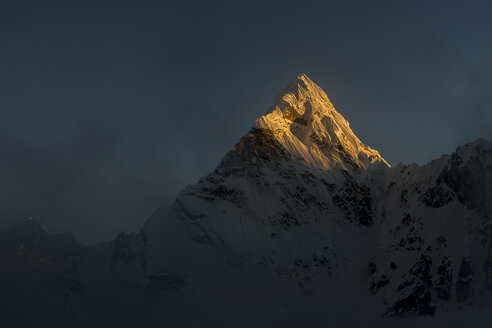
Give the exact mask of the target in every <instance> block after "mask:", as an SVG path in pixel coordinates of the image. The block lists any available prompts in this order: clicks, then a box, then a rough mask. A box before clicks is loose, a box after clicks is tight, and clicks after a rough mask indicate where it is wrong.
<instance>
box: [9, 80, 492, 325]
mask: <svg viewBox="0 0 492 328" xmlns="http://www.w3.org/2000/svg"><path fill="white" fill-rule="evenodd" d="M491 204H492V144H491V143H490V142H487V141H485V140H477V141H475V142H473V143H470V144H467V145H465V146H463V147H460V148H458V149H457V150H456V152H455V153H453V154H451V155H444V156H442V157H441V158H439V159H437V160H435V161H433V162H431V163H429V164H427V165H424V166H418V165H416V164H411V165H401V164H400V165H398V166H395V167H390V166H389V165H388V163H387V162H386V161H385V160H384V159H383V158H382V157H381V156H380V155H379V153H378V152H377V151H376V150H374V149H372V148H370V147H369V146H367V145H364V144H363V143H362V142H361V141H360V140H359V139H358V138H357V137H356V136H355V135H354V134H353V132H352V130H351V129H350V127H349V124H348V122H347V121H346V120H345V119H344V118H343V117H342V116H341V115H340V114H339V113H338V112H337V111H336V110H335V109H334V107H333V105H332V104H331V102H330V101H329V99H328V97H327V96H326V94H325V93H324V92H323V91H322V90H321V88H319V87H318V86H317V85H316V84H314V83H313V82H312V81H311V80H309V79H308V78H307V77H306V76H305V75H299V76H297V77H296V78H295V79H294V81H292V82H291V83H290V84H289V85H288V86H287V87H286V88H285V89H284V90H283V91H282V92H281V93H280V94H279V95H278V96H277V97H276V98H275V102H274V104H273V106H272V107H271V108H270V109H269V110H268V112H267V114H266V115H265V116H262V117H261V118H260V119H258V120H257V121H256V122H255V123H254V124H253V127H252V128H251V130H250V132H249V133H248V134H247V135H246V136H244V137H243V138H241V139H240V140H239V142H238V143H237V144H236V145H235V146H234V147H233V149H232V150H231V151H230V152H229V153H227V154H226V155H225V157H224V159H223V160H222V161H221V163H220V164H219V165H218V167H217V168H216V169H215V170H214V172H212V173H211V174H209V175H208V176H206V177H204V178H202V179H201V180H200V181H199V182H198V183H196V184H195V185H192V186H189V187H187V188H186V189H185V190H183V191H182V192H181V193H180V194H179V195H178V197H177V199H176V201H175V203H174V204H173V205H172V206H170V207H168V208H163V209H159V210H157V211H156V212H155V214H154V215H153V216H152V217H151V218H149V220H148V221H147V222H146V224H145V226H144V227H143V228H142V229H141V231H140V232H138V233H132V234H120V235H118V237H117V238H116V240H115V241H113V242H110V243H106V244H100V245H95V246H91V247H81V246H77V247H73V249H72V248H65V250H63V251H62V252H58V253H57V250H56V247H55V248H54V249H53V247H51V246H49V247H48V246H46V245H47V244H46V243H45V242H41V243H32V242H29V243H23V245H27V246H25V247H24V246H23V247H24V248H20V249H18V248H15V247H14V248H13V249H14V250H15V252H10V253H8V256H10V257H16V256H20V255H19V254H31V252H34V253H36V254H50V255H49V256H47V257H46V258H48V259H49V261H48V262H49V263H48V262H47V263H48V264H47V267H48V268H49V272H50V274H49V276H51V277H54V276H56V277H58V276H60V275H61V276H63V277H65V278H64V279H65V280H64V281H66V282H67V284H66V285H63V286H65V287H63V288H62V289H61V290H62V291H69V292H67V293H68V295H71V296H70V297H69V298H67V299H68V301H67V302H65V303H64V304H69V305H70V306H71V310H70V311H68V310H67V311H68V312H67V311H65V312H63V313H68V314H66V316H67V317H70V316H71V315H73V314H71V313H75V312H77V313H79V316H85V317H91V318H96V319H97V320H100V321H98V322H101V323H102V324H104V323H106V322H108V321H107V320H109V321H111V322H113V321H114V320H116V321H118V320H120V321H122V322H130V321H131V320H132V319H135V318H141V317H142V316H145V317H147V318H156V316H157V317H159V315H160V314H162V313H165V314H166V315H167V316H168V317H166V318H172V317H173V315H176V318H178V317H179V315H178V314H176V313H182V312H183V311H185V309H187V308H189V307H190V306H192V307H193V308H194V309H195V310H196V311H203V312H201V315H203V316H208V315H211V313H210V312H211V311H212V312H213V309H214V306H216V307H224V306H227V307H228V308H229V309H230V310H231V311H232V312H231V313H233V312H234V309H236V308H235V306H237V307H238V308H240V307H241V306H243V305H241V304H244V302H246V304H248V306H253V303H254V304H255V305H258V304H260V303H258V299H265V301H266V300H268V304H269V306H271V307H272V308H275V306H276V305H275V304H277V305H278V306H279V308H282V306H283V305H281V304H287V303H289V304H291V303H295V302H299V299H303V300H304V298H303V297H304V296H300V295H301V294H302V295H310V297H315V296H313V295H329V292H328V291H329V290H330V289H329V288H328V287H327V284H329V283H335V285H336V284H341V282H342V281H343V283H344V284H347V285H350V286H356V287H357V290H358V291H360V292H361V293H362V294H367V295H371V299H372V300H373V301H375V302H374V303H376V304H379V307H378V308H377V309H376V310H375V311H377V312H378V313H380V314H386V315H389V316H408V315H434V314H435V313H439V312H441V311H443V310H450V309H456V308H460V307H463V306H467V305H470V304H477V303H481V302H483V301H484V300H486V299H487V298H488V290H490V288H491V285H492V282H491V281H492V272H491V269H490V267H491V264H490V263H492V262H491V261H492V260H491V259H490V249H491V246H492V238H491V237H492V224H491V214H490V213H491V206H492V205H491ZM37 229H38V230H39V231H38V232H37V233H38V234H41V235H43V234H46V233H47V232H45V231H44V230H43V229H44V228H41V227H38V228H37ZM21 230H22V229H21ZM28 230H29V229H28ZM31 230H32V229H31ZM31 230H29V231H28V234H30V233H31V232H30V231H31ZM15 234H16V235H19V236H20V235H22V236H25V235H26V233H25V231H23V230H22V231H21V232H18V233H17V232H16V233H15ZM2 238H6V237H2ZM2 238H0V239H1V240H6V239H2ZM22 238H24V237H22ZM22 238H21V239H22ZM29 238H30V237H29ZM1 240H0V241H1ZM5 245H7V244H5ZM9 245H10V244H9ZM16 247H17V246H16ZM70 247H72V246H70ZM2 249H7V248H6V247H2ZM16 252H17V253H16ZM19 252H20V253H19ZM22 256H24V255H22ZM25 256H27V255H25ZM38 269H39V268H38ZM55 280H56V279H55ZM330 288H332V287H330ZM108 291H110V293H108ZM283 293H284V294H283ZM285 293H287V294H285ZM297 293H299V294H297ZM210 295H214V297H213V300H211V298H210ZM279 295H282V296H279ZM248 297H249V298H248ZM243 298H245V299H246V300H244V301H241V302H243V303H241V302H239V301H238V300H239V299H243ZM354 298H356V296H354ZM225 304H227V305H225ZM120 307H124V308H125V309H127V310H128V311H126V312H125V313H126V316H124V317H123V318H122V317H121V316H115V315H114V313H117V312H118V313H119V312H121V309H120ZM255 309H256V310H257V311H261V310H260V305H258V307H257V308H255ZM270 310H271V309H270ZM115 318H116V319H115ZM96 319H94V320H96ZM105 320H106V321H105ZM169 320H171V319H169ZM176 320H179V319H176ZM137 321H138V320H137Z"/></svg>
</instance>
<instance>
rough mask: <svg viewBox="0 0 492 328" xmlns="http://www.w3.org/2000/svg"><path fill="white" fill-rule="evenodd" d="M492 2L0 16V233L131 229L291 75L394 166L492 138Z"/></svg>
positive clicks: (225, 146)
mask: <svg viewBox="0 0 492 328" xmlns="http://www.w3.org/2000/svg"><path fill="white" fill-rule="evenodd" d="M490 17H492V3H491V2H489V1H481V2H479V1H452V0H448V1H289V0H284V1H278V2H266V1H258V2H255V1H142V0H141V1H112V2H109V1H103V0H99V1H69V0H64V1H29V0H14V1H11V0H3V1H1V2H0V152H1V155H0V181H1V183H0V197H1V198H0V199H1V203H0V227H2V226H4V225H6V224H8V223H10V222H12V221H15V220H19V219H22V218H24V217H26V216H33V217H35V218H37V219H40V220H41V221H43V222H45V224H46V225H47V227H48V229H50V230H52V231H55V232H57V231H63V230H72V231H74V232H75V233H76V235H78V236H79V238H80V240H81V241H83V242H94V241H100V240H108V239H110V238H112V237H113V235H114V234H115V232H116V231H118V230H132V229H137V228H138V227H139V226H140V225H141V224H142V223H143V222H144V220H145V219H146V217H148V216H149V215H150V213H151V212H152V211H153V209H155V208H157V207H158V206H165V205H167V204H169V203H171V202H172V201H173V199H174V197H175V195H176V194H177V192H178V191H179V190H180V189H182V188H183V187H184V186H185V185H187V184H191V183H194V182H196V181H197V180H198V179H199V178H200V177H201V176H203V175H205V174H207V173H209V172H210V171H212V170H213V169H214V167H215V166H216V165H217V163H218V162H219V161H220V159H221V157H222V156H223V155H224V154H225V152H227V151H228V150H229V149H230V147H232V145H233V144H234V143H235V142H236V141H237V140H238V139H239V138H240V137H241V136H242V135H243V134H245V133H246V132H247V131H248V129H249V127H250V126H251V124H252V122H253V121H254V120H255V119H256V118H257V117H259V116H260V115H261V114H262V113H264V111H265V109H266V108H267V107H268V106H269V105H270V104H271V102H272V99H273V96H274V95H275V94H276V93H277V92H279V91H280V90H281V89H282V88H283V87H284V86H285V85H286V84H287V83H288V82H289V81H290V80H291V79H292V78H293V77H294V76H295V75H296V74H297V73H301V72H303V73H306V74H307V75H308V76H309V77H310V78H311V79H312V80H313V81H315V82H316V83H318V84H319V85H320V86H321V87H322V88H323V89H324V90H325V91H326V92H327V94H328V96H329V97H330V99H331V100H332V102H333V103H334V105H335V107H336V108H337V109H338V111H339V112H340V113H342V115H344V117H345V118H346V119H347V120H348V121H349V122H350V123H351V127H352V128H353V130H354V132H355V133H356V134H357V135H358V136H359V137H360V138H361V139H362V141H363V142H365V143H367V144H369V145H371V146H372V147H374V148H376V149H378V150H379V151H380V153H381V154H382V155H383V157H385V158H386V159H387V160H388V161H389V162H390V163H391V164H397V163H398V162H404V163H409V162H417V163H420V164H423V163H425V162H427V161H429V160H431V159H433V158H436V157H438V156H440V155H441V154H442V153H449V152H452V151H453V150H454V149H455V148H456V147H457V146H458V145H461V144H463V143H465V142H468V141H471V140H473V139H476V138H478V137H482V138H487V139H492V109H491V106H490V103H491V102H492V93H491V87H492V74H491V73H492V42H491V35H492V20H491V19H490Z"/></svg>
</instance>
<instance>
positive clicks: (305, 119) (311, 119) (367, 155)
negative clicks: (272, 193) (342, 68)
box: [253, 74, 389, 170]
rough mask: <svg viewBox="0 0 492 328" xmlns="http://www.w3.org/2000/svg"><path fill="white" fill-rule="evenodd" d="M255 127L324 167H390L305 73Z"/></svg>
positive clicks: (308, 161)
mask: <svg viewBox="0 0 492 328" xmlns="http://www.w3.org/2000/svg"><path fill="white" fill-rule="evenodd" d="M253 130H257V131H262V132H263V133H264V134H266V135H268V136H269V137H271V138H273V139H274V141H275V142H276V143H278V144H280V145H281V146H282V147H283V148H285V149H286V150H287V152H288V153H290V154H291V155H293V156H294V157H295V158H300V159H303V160H304V161H305V162H307V163H308V164H309V165H311V166H313V167H315V168H317V169H320V170H327V169H332V168H343V169H351V168H367V169H368V168H377V167H389V164H388V163H387V162H386V161H385V160H384V159H383V158H382V157H381V156H380V155H379V153H378V152H377V151H376V150H374V149H372V148H370V147H369V146H367V145H365V144H363V143H362V142H361V141H360V140H359V138H357V136H356V135H355V134H354V133H353V132H352V130H351V129H350V126H349V123H348V122H347V121H346V120H345V119H344V118H343V116H342V115H340V113H338V112H337V111H336V110H335V107H334V106H333V104H332V103H331V102H330V100H329V99H328V96H327V95H326V93H325V92H324V91H323V89H321V88H320V87H319V86H318V85H316V83H314V82H313V81H311V80H310V79H309V78H308V77H307V76H306V75H305V74H298V75H297V76H296V77H295V78H294V79H293V80H292V81H291V82H290V83H289V84H288V85H287V86H286V87H285V88H284V89H283V90H282V91H281V92H280V93H279V94H278V95H277V96H275V98H274V102H273V105H272V106H270V108H269V109H268V110H267V113H266V115H264V116H262V117H261V118H259V119H258V120H256V121H255V123H254V125H253Z"/></svg>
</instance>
